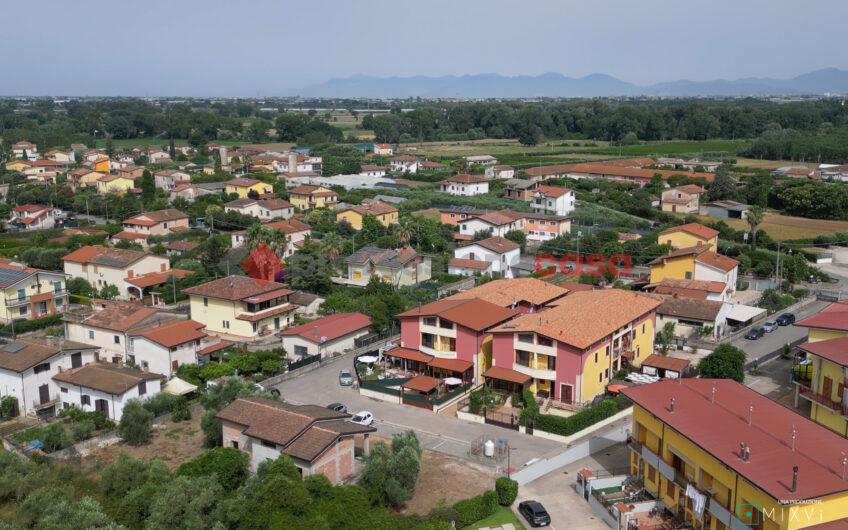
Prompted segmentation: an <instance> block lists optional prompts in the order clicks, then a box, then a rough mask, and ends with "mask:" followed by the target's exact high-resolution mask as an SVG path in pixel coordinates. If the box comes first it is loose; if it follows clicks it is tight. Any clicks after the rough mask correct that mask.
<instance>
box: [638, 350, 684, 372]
mask: <svg viewBox="0 0 848 530" xmlns="http://www.w3.org/2000/svg"><path fill="white" fill-rule="evenodd" d="M642 366H653V367H654V368H659V369H661V370H672V371H674V372H681V373H682V372H683V370H685V369H686V367H687V366H689V361H687V360H686V359H678V358H676V357H665V356H663V355H657V354H655V353H652V354H651V355H648V357H646V358H645V360H644V361H642Z"/></svg>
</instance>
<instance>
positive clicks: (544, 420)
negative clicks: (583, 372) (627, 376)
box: [534, 399, 626, 436]
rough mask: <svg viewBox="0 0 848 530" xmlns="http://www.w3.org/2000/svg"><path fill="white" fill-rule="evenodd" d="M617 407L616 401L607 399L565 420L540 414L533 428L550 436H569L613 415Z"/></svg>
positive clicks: (617, 409)
mask: <svg viewBox="0 0 848 530" xmlns="http://www.w3.org/2000/svg"><path fill="white" fill-rule="evenodd" d="M618 407H619V405H618V403H617V401H616V400H613V399H607V400H604V401H602V402H600V403H598V404H597V405H594V406H592V407H589V408H587V409H584V410H581V411H580V412H578V413H577V414H574V415H573V416H569V417H567V418H563V417H561V416H553V415H548V414H542V415H538V416H537V417H536V422H535V424H534V427H535V428H536V429H539V430H540V431H545V432H549V433H551V434H558V435H560V436H570V435H572V434H574V433H576V432H579V431H582V430H583V429H585V428H586V427H589V426H590V425H594V424H596V423H598V422H599V421H601V420H605V419H607V418H609V417H610V416H613V415H615V414H616V413H617V412H618V411H619V408H618ZM625 408H626V407H625Z"/></svg>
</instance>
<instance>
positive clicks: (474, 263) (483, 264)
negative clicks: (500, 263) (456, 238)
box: [448, 258, 492, 270]
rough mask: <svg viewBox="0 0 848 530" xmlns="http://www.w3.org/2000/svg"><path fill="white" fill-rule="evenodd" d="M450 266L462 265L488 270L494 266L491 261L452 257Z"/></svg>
mask: <svg viewBox="0 0 848 530" xmlns="http://www.w3.org/2000/svg"><path fill="white" fill-rule="evenodd" d="M448 266H450V267H461V268H463V269H480V270H486V269H488V268H489V267H491V266H492V264H491V262H488V261H479V260H476V259H462V258H451V259H450V261H448Z"/></svg>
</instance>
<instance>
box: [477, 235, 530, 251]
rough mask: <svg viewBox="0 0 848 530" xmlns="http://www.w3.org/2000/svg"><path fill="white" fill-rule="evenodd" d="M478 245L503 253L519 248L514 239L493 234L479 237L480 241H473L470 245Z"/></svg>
mask: <svg viewBox="0 0 848 530" xmlns="http://www.w3.org/2000/svg"><path fill="white" fill-rule="evenodd" d="M473 245H479V246H481V247H483V248H485V249H488V250H491V251H492V252H496V253H498V254H504V253H506V252H509V251H512V250H516V249H519V248H521V245H519V244H518V243H515V242H514V241H510V240H509V239H507V238H505V237H500V236H495V237H490V238H487V239H481V240H480V241H475V242H474V243H472V244H471V245H468V246H473Z"/></svg>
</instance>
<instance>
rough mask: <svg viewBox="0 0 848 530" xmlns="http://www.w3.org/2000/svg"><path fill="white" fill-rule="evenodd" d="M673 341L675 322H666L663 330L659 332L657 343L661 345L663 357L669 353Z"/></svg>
mask: <svg viewBox="0 0 848 530" xmlns="http://www.w3.org/2000/svg"><path fill="white" fill-rule="evenodd" d="M672 340H674V322H666V323H665V326H663V329H662V330H661V331H659V332H657V342H659V343H660V348H661V350H662V354H663V355H666V354H667V353H668V350H669V348H670V346H671V341H672Z"/></svg>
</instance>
